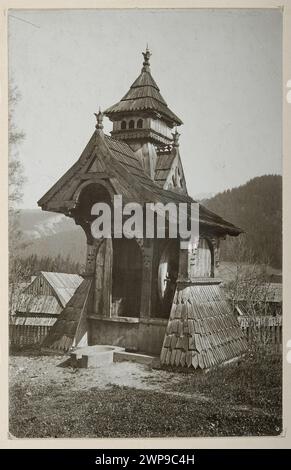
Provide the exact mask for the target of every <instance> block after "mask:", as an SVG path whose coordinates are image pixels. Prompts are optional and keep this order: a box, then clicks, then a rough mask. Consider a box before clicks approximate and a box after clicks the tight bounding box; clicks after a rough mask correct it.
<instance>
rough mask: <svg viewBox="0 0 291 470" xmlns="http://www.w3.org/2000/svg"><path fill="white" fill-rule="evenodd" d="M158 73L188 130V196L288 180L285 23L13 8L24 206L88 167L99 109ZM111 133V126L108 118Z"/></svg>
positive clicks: (197, 13) (239, 15)
mask: <svg viewBox="0 0 291 470" xmlns="http://www.w3.org/2000/svg"><path fill="white" fill-rule="evenodd" d="M147 43H148V45H149V48H150V50H151V52H152V56H151V73H152V76H153V78H154V79H155V81H156V82H157V84H158V86H159V88H160V90H161V94H162V96H163V97H164V98H165V100H166V102H167V104H168V106H169V107H170V109H171V110H172V111H174V113H175V114H177V115H178V116H179V117H180V118H181V119H182V121H183V123H184V124H183V125H182V126H181V127H179V132H180V133H181V137H180V153H181V157H182V162H183V165H184V171H185V175H186V180H187V187H188V192H189V193H190V195H192V196H193V197H197V196H201V195H205V194H209V193H210V194H214V193H217V192H221V191H224V190H225V189H228V188H232V187H236V186H239V185H241V184H244V183H245V182H247V181H248V180H250V179H251V178H253V177H255V176H260V175H264V174H278V173H280V174H281V173H282V135H281V134H282V110H281V102H282V97H281V90H282V85H281V84H282V64H281V63H282V14H281V11H280V10H279V9H277V10H270V9H269V10H264V9H263V10H247V9H245V10H208V9H207V10H206V9H204V10H195V9H192V10H155V11H153V10H58V11H56V10H51V11H48V10H46V11H40V10H26V11H24V10H10V14H9V77H10V79H13V82H14V83H15V84H16V85H17V87H18V89H19V91H20V93H21V101H20V102H19V103H18V105H17V107H16V110H15V116H14V118H15V122H16V124H17V125H18V127H19V128H20V129H21V130H23V131H24V133H25V140H24V142H23V143H22V144H21V146H20V147H19V155H20V158H21V160H22V162H23V165H24V170H25V176H26V179H27V182H26V184H25V187H24V198H23V203H22V207H23V208H36V207H37V200H38V199H40V198H41V196H43V194H44V193H45V192H46V191H47V190H48V189H49V188H50V187H51V186H52V185H53V184H54V183H55V182H56V181H57V180H58V179H59V178H60V177H61V176H62V175H63V173H64V172H65V171H66V170H68V168H69V167H70V166H71V165H72V164H73V163H74V162H75V161H76V160H77V159H78V158H79V156H80V154H81V152H82V150H83V149H84V147H85V145H86V144H87V142H88V140H89V138H90V136H91V134H92V132H93V131H94V126H95V117H94V114H93V113H94V112H96V111H98V109H99V107H101V109H106V108H107V107H109V106H111V105H112V104H114V103H116V102H118V101H119V100H120V99H121V98H122V97H123V95H124V94H125V93H126V92H127V91H128V89H129V87H130V85H131V84H132V83H133V82H134V80H135V79H136V78H137V76H138V75H139V73H140V71H141V67H142V61H143V58H142V51H144V50H145V48H146V45H147ZM104 121H105V122H104V125H105V132H106V133H109V132H110V130H111V129H112V125H111V123H110V121H109V120H108V119H105V120H104Z"/></svg>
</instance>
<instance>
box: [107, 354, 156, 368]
mask: <svg viewBox="0 0 291 470" xmlns="http://www.w3.org/2000/svg"><path fill="white" fill-rule="evenodd" d="M155 359H156V358H155V357H154V356H148V355H147V354H139V353H130V352H126V351H115V352H114V354H113V361H114V362H123V361H131V362H137V363H138V364H146V365H152V363H153V361H154V360H155Z"/></svg>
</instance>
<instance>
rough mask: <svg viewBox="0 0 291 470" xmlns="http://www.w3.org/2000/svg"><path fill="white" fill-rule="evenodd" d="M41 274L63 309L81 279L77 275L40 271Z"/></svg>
mask: <svg viewBox="0 0 291 470" xmlns="http://www.w3.org/2000/svg"><path fill="white" fill-rule="evenodd" d="M41 274H42V275H43V276H44V278H45V279H46V280H47V281H48V283H49V284H50V286H51V287H52V289H53V290H54V292H55V293H56V296H57V297H58V299H59V301H60V302H61V304H62V306H63V307H65V306H66V304H67V303H68V302H69V300H70V299H71V297H72V296H73V295H74V293H75V291H76V289H77V288H78V287H79V285H80V284H81V282H82V281H83V278H82V277H81V276H79V275H78V274H68V273H55V272H46V271H41Z"/></svg>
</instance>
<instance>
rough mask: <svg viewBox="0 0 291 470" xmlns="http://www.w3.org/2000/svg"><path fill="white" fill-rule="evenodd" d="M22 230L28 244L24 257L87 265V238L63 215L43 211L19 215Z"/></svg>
mask: <svg viewBox="0 0 291 470" xmlns="http://www.w3.org/2000/svg"><path fill="white" fill-rule="evenodd" d="M20 230H21V232H22V235H23V241H24V242H26V244H25V249H24V250H23V252H22V256H23V257H27V256H29V255H32V254H33V255H37V256H38V257H40V258H41V257H52V258H54V257H57V256H59V255H61V256H62V257H63V258H67V257H70V259H71V260H72V261H73V262H76V263H80V264H84V262H85V256H86V238H85V235H84V232H83V230H82V229H81V228H80V227H77V226H76V225H75V222H74V221H73V220H72V219H70V218H68V217H65V216H64V215H62V214H55V213H51V212H43V211H41V210H40V209H24V210H22V211H20Z"/></svg>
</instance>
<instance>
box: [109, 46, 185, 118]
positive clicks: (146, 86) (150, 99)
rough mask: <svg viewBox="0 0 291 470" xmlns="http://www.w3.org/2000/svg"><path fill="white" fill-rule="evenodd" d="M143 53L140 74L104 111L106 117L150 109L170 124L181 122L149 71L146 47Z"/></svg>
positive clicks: (148, 56)
mask: <svg viewBox="0 0 291 470" xmlns="http://www.w3.org/2000/svg"><path fill="white" fill-rule="evenodd" d="M143 55H144V63H143V68H142V70H141V74H140V75H139V76H138V78H137V79H136V80H135V81H134V83H133V84H132V85H131V87H130V89H129V91H128V92H127V93H126V94H125V95H124V97H123V98H122V99H121V100H120V101H119V102H118V103H116V104H114V105H113V106H110V108H108V109H106V111H105V112H104V114H105V115H107V116H108V117H114V115H116V114H124V113H126V114H127V113H128V112H133V113H134V112H136V111H150V112H154V113H158V114H161V115H162V116H164V117H165V118H166V119H167V120H169V121H170V122H171V123H172V125H178V126H179V125H181V124H183V123H182V121H181V119H179V118H178V116H176V114H175V113H173V111H171V110H170V109H169V108H168V105H167V103H166V101H165V100H164V98H163V97H162V95H161V93H160V89H159V87H158V85H157V84H156V82H155V80H154V79H153V77H152V75H151V71H150V64H149V58H150V55H151V54H150V52H149V50H148V49H147V51H146V52H145V53H143Z"/></svg>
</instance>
